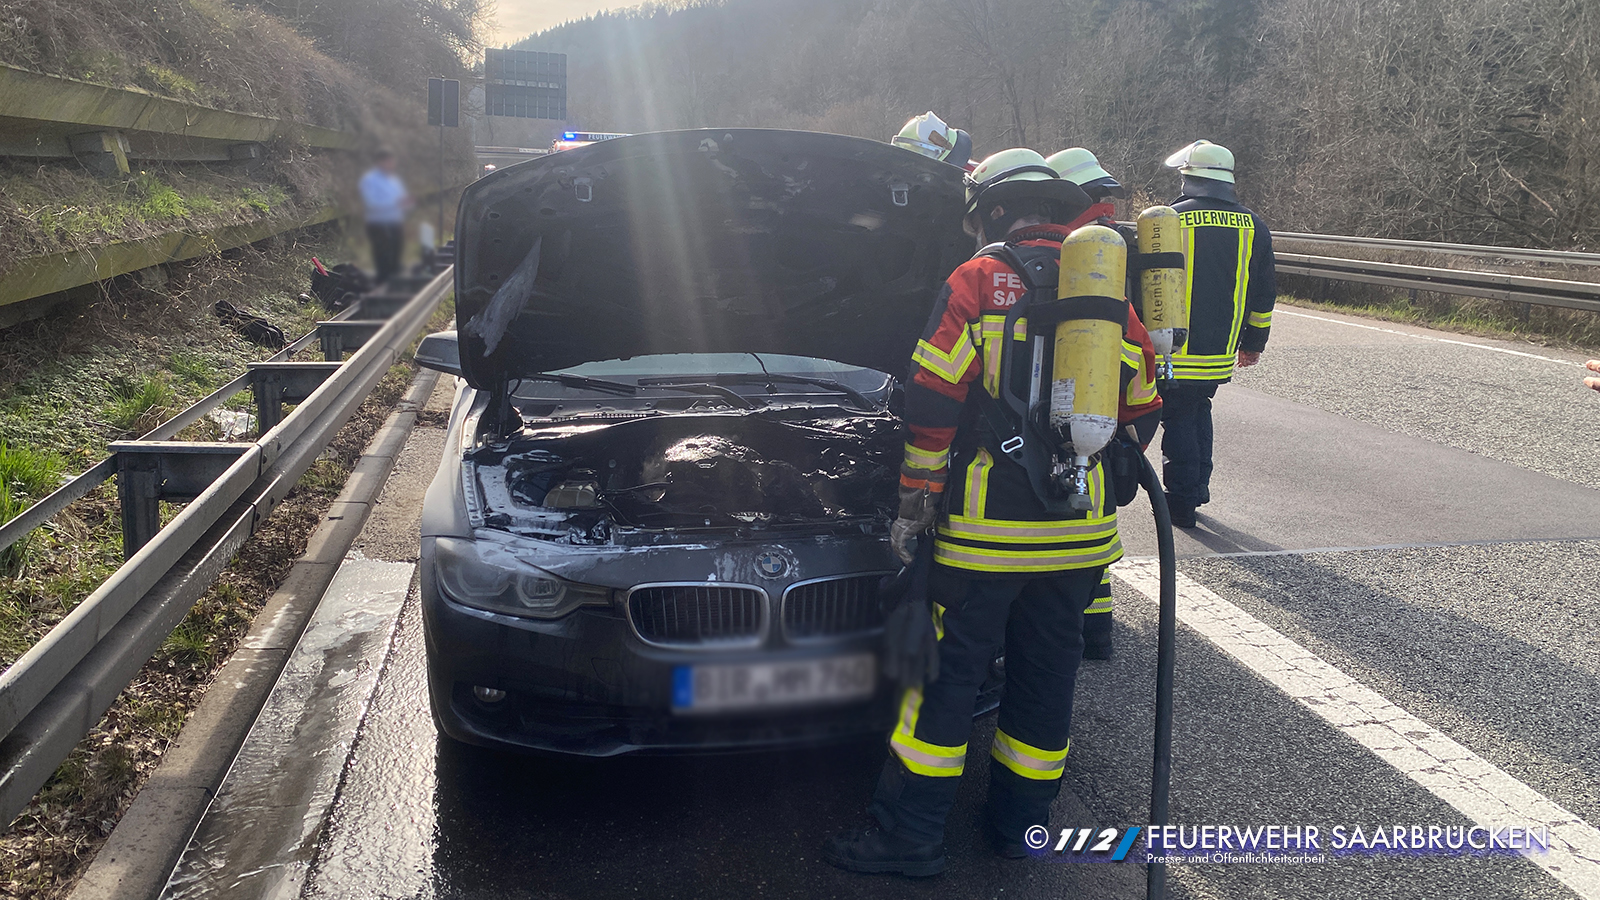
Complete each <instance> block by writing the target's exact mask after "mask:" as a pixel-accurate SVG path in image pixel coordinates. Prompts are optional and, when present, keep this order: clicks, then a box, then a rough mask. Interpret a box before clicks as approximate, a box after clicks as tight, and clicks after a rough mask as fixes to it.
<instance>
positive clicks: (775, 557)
mask: <svg viewBox="0 0 1600 900" xmlns="http://www.w3.org/2000/svg"><path fill="white" fill-rule="evenodd" d="M756 571H757V572H760V573H761V577H763V578H782V577H783V576H784V575H785V574H787V573H788V571H789V560H788V559H787V558H786V557H785V556H784V554H782V553H780V552H778V551H777V550H770V549H769V550H763V551H761V553H760V554H759V555H758V556H756Z"/></svg>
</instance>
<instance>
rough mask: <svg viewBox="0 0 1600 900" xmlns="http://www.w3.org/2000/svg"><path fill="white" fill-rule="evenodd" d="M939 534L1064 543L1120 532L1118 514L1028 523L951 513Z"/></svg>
mask: <svg viewBox="0 0 1600 900" xmlns="http://www.w3.org/2000/svg"><path fill="white" fill-rule="evenodd" d="M939 533H940V534H943V535H949V536H950V537H954V538H965V539H967V540H972V541H986V542H991V543H1030V544H1044V543H1060V542H1062V541H1081V540H1087V539H1089V538H1096V537H1109V536H1111V535H1114V534H1116V533H1117V516H1116V514H1115V513H1112V514H1111V515H1109V516H1098V517H1096V518H1093V519H1072V520H1068V521H1065V522H1028V521H1015V520H1010V519H984V518H980V517H977V516H949V517H947V518H946V519H945V521H944V522H942V523H941V524H940V526H939Z"/></svg>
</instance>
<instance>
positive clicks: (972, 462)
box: [824, 149, 1161, 875]
mask: <svg viewBox="0 0 1600 900" xmlns="http://www.w3.org/2000/svg"><path fill="white" fill-rule="evenodd" d="M967 199H968V202H967V220H966V224H967V230H968V232H969V233H971V234H973V235H974V236H975V237H977V238H978V239H979V240H980V242H989V241H993V242H995V243H990V244H988V246H985V247H984V248H983V249H982V250H980V251H979V253H978V254H977V255H976V256H974V257H973V258H972V259H971V260H970V261H968V262H966V263H964V264H963V265H961V266H960V267H959V268H958V269H956V271H955V272H954V273H953V274H951V276H950V277H949V279H948V280H947V281H946V283H945V286H944V288H943V290H942V291H941V292H940V294H939V296H938V298H937V299H936V301H935V303H934V308H933V311H932V315H931V317H930V319H929V321H928V324H927V327H926V329H925V330H924V332H923V335H922V339H921V340H920V341H918V342H917V347H916V350H915V351H914V352H913V354H912V361H911V362H912V364H911V377H910V378H909V379H908V382H907V386H906V412H905V418H906V423H907V426H908V438H909V440H908V442H907V445H906V450H905V462H904V465H903V468H902V470H901V491H900V493H901V507H900V514H899V516H900V518H899V520H898V521H897V522H896V523H895V528H894V529H893V531H892V533H891V543H892V545H893V549H894V552H895V553H896V555H897V556H899V558H900V559H901V561H902V562H906V563H910V562H911V560H912V556H913V553H914V551H913V549H912V544H913V543H914V542H915V541H917V540H918V539H919V538H920V540H922V541H929V540H931V541H932V542H933V544H932V548H931V557H932V564H931V566H930V571H929V575H928V579H927V587H926V597H927V601H928V602H927V605H926V606H925V607H924V608H923V614H924V615H931V618H932V621H933V625H934V629H933V631H934V635H935V636H936V639H937V653H936V657H935V658H936V663H935V665H936V667H937V668H936V670H935V672H936V675H935V676H934V677H931V678H929V679H927V681H926V683H920V682H921V680H920V679H915V680H913V681H912V682H911V683H910V686H909V687H907V688H906V689H905V691H904V693H903V695H902V697H901V701H900V705H899V715H898V717H897V721H896V724H895V726H894V731H893V733H892V734H891V735H890V738H889V747H890V751H891V753H890V755H889V759H888V760H887V762H886V763H885V766H884V769H883V772H882V774H881V775H880V777H879V782H878V787H877V791H876V793H875V794H874V796H873V800H872V804H871V813H872V816H873V818H874V819H875V820H876V821H875V824H873V825H871V826H869V827H866V828H861V829H857V830H854V831H849V832H845V833H843V834H840V835H837V836H835V837H834V838H832V839H831V840H830V841H829V842H828V844H827V846H826V847H825V848H824V858H825V859H826V860H827V861H828V862H830V863H832V864H833V865H836V866H839V867H841V868H845V869H850V870H852V871H857V872H893V873H900V874H905V875H932V874H935V873H937V872H939V871H942V870H943V869H944V865H945V859H944V826H945V817H946V815H947V814H948V813H949V811H950V808H951V805H952V804H953V803H954V801H955V794H956V788H957V786H958V784H959V782H960V776H961V774H962V772H963V771H964V770H965V768H966V765H967V759H968V756H969V751H968V747H967V741H968V736H969V733H970V732H971V730H972V716H973V712H974V706H975V702H976V698H977V694H978V690H979V687H980V685H981V683H982V682H983V680H984V677H985V675H986V674H987V672H988V667H989V663H990V661H991V660H993V659H994V657H995V653H996V650H997V649H998V648H999V647H1001V646H1002V645H1004V647H1005V656H1006V679H1007V680H1006V690H1005V695H1004V699H1003V700H1002V702H1001V706H1000V714H999V728H998V730H997V731H996V733H995V736H994V740H993V742H992V744H991V745H990V747H989V757H990V763H989V766H990V777H989V799H988V803H987V806H986V813H985V816H986V823H985V831H986V833H987V834H988V836H989V840H990V842H991V843H992V844H993V846H994V848H995V850H996V851H997V852H998V853H1000V854H1001V855H1003V856H1006V857H1012V858H1015V857H1021V856H1025V855H1026V852H1027V851H1026V848H1025V845H1024V844H1023V834H1024V832H1025V831H1026V830H1027V828H1028V827H1029V826H1032V825H1044V824H1047V822H1048V820H1049V815H1050V805H1051V803H1052V801H1053V800H1054V799H1055V797H1056V794H1057V791H1058V790H1059V788H1060V783H1061V776H1062V773H1063V772H1064V771H1065V768H1066V756H1067V746H1068V733H1069V730H1070V725H1071V719H1072V695H1073V687H1074V684H1075V681H1076V678H1077V670H1078V664H1079V661H1080V658H1081V655H1082V652H1083V634H1082V624H1083V616H1084V612H1085V610H1086V609H1087V608H1088V607H1089V606H1090V604H1091V603H1094V602H1097V598H1098V597H1099V596H1100V594H1101V592H1102V590H1103V586H1104V585H1106V567H1107V566H1109V565H1110V564H1111V563H1112V562H1114V561H1116V560H1117V559H1119V558H1120V557H1121V556H1122V543H1121V540H1120V539H1119V537H1118V534H1117V514H1116V510H1117V499H1118V498H1117V494H1118V491H1117V488H1116V486H1115V485H1113V484H1112V483H1111V482H1110V476H1109V475H1108V473H1107V472H1106V469H1105V467H1104V466H1102V465H1101V462H1100V460H1101V457H1102V456H1103V454H1100V453H1096V454H1094V456H1093V458H1092V459H1091V460H1090V461H1089V464H1088V469H1087V478H1086V479H1085V480H1086V483H1087V490H1086V492H1084V493H1083V494H1078V493H1073V494H1071V495H1070V497H1068V496H1064V495H1063V494H1061V493H1052V492H1051V490H1048V489H1041V484H1042V483H1043V482H1042V481H1041V480H1040V479H1039V478H1038V477H1037V475H1038V471H1037V466H1036V465H1035V461H1036V460H1041V459H1042V460H1043V462H1044V463H1045V464H1046V465H1049V464H1051V463H1052V456H1051V454H1059V452H1060V451H1059V449H1056V448H1059V446H1060V445H1059V443H1058V442H1057V441H1054V440H1051V439H1036V438H1038V436H1039V435H1041V434H1042V433H1043V432H1042V431H1041V429H1040V428H1039V427H1038V422H1039V418H1038V417H1036V416H1034V415H1033V413H1034V412H1035V411H1036V410H1035V408H1032V407H1029V408H1027V410H1026V414H1025V415H1017V414H1016V410H1017V408H1018V406H1020V405H1021V404H1022V402H1023V401H1024V400H1025V399H1026V398H1028V396H1029V395H1030V394H1032V395H1034V396H1037V394H1038V393H1039V390H1040V387H1039V386H1040V385H1043V386H1044V387H1045V388H1046V389H1048V388H1050V387H1052V386H1055V387H1059V386H1060V383H1059V381H1052V380H1051V379H1052V378H1057V379H1059V378H1061V377H1062V373H1061V372H1059V371H1056V372H1054V373H1053V374H1052V370H1054V369H1061V368H1062V367H1063V365H1065V366H1067V367H1068V368H1071V367H1072V366H1073V365H1075V364H1074V363H1072V362H1071V361H1070V360H1067V361H1066V362H1065V363H1063V362H1062V360H1063V359H1064V358H1063V357H1062V356H1061V355H1060V353H1059V351H1060V350H1061V347H1062V338H1061V335H1062V333H1063V332H1066V331H1069V330H1070V329H1072V328H1073V327H1074V326H1078V325H1080V324H1081V323H1080V321H1078V320H1077V316H1078V315H1080V313H1070V314H1069V313H1067V312H1057V311H1061V310H1064V309H1068V308H1070V309H1079V308H1080V307H1077V306H1074V305H1073V304H1074V303H1075V302H1076V301H1088V302H1089V304H1090V305H1091V306H1093V308H1094V309H1095V310H1096V311H1097V314H1098V315H1100V317H1101V318H1099V319H1097V320H1095V323H1093V324H1095V326H1096V327H1098V325H1099V324H1104V322H1105V321H1107V320H1110V321H1115V322H1117V323H1120V325H1121V327H1120V332H1121V333H1120V336H1118V335H1116V334H1115V333H1113V336H1112V338H1111V339H1112V340H1113V341H1116V343H1115V344H1114V345H1112V346H1111V347H1109V348H1100V349H1099V350H1098V351H1097V352H1096V355H1095V358H1096V359H1108V360H1109V363H1108V364H1107V367H1106V374H1108V375H1109V376H1110V377H1111V378H1112V381H1111V382H1110V384H1109V387H1110V390H1111V391H1114V392H1117V393H1119V394H1120V399H1122V400H1125V401H1128V402H1129V405H1128V406H1127V407H1126V408H1125V412H1124V413H1123V414H1121V415H1116V414H1113V416H1112V417H1111V418H1112V421H1110V422H1109V423H1108V424H1109V426H1110V428H1112V429H1114V430H1115V432H1116V433H1117V437H1116V438H1115V440H1116V441H1118V442H1126V443H1131V444H1134V445H1135V446H1136V447H1137V446H1138V445H1143V444H1145V443H1147V442H1148V441H1149V440H1150V438H1151V437H1152V436H1153V434H1154V431H1155V427H1156V424H1157V419H1158V418H1159V412H1158V411H1159V408H1160V402H1161V401H1160V399H1159V397H1158V396H1157V395H1156V392H1155V389H1154V384H1153V381H1152V380H1151V379H1150V377H1149V372H1151V371H1152V370H1153V368H1154V365H1155V355H1154V351H1153V350H1152V349H1151V348H1150V347H1149V341H1148V337H1147V336H1146V335H1145V333H1144V330H1143V328H1142V327H1141V326H1140V325H1139V324H1138V318H1137V316H1135V315H1133V314H1132V311H1131V308H1130V307H1129V305H1128V303H1127V301H1126V299H1124V298H1121V297H1120V296H1118V297H1115V298H1112V297H1100V296H1092V297H1082V296H1071V297H1066V298H1062V299H1060V300H1056V297H1057V290H1058V288H1057V284H1058V281H1059V282H1060V283H1061V285H1062V286H1063V288H1066V287H1068V286H1069V285H1072V284H1077V283H1079V282H1080V281H1083V280H1085V279H1084V278H1083V277H1082V276H1081V272H1083V271H1084V269H1085V268H1087V264H1085V265H1080V264H1079V262H1078V260H1080V259H1088V258H1091V257H1092V258H1094V259H1110V258H1111V257H1113V256H1114V255H1115V254H1116V253H1119V252H1120V248H1121V247H1122V242H1121V240H1120V238H1118V237H1117V236H1116V235H1115V234H1114V233H1111V232H1109V231H1107V230H1106V229H1104V228H1101V227H1099V226H1095V225H1093V224H1088V223H1092V221H1093V216H1092V214H1090V210H1091V207H1092V204H1091V202H1090V200H1089V198H1088V196H1087V195H1085V194H1084V193H1083V191H1082V190H1081V189H1079V188H1078V187H1077V186H1075V185H1073V184H1071V183H1070V182H1066V181H1063V180H1062V179H1061V178H1059V177H1058V176H1057V175H1056V173H1055V171H1054V170H1052V169H1051V168H1050V167H1049V166H1048V165H1046V163H1045V160H1044V158H1043V157H1042V156H1040V155H1039V154H1038V153H1035V152H1034V151H1032V150H1026V149H1013V150H1006V151H1002V152H1000V153H997V154H995V155H994V156H991V157H989V158H988V159H985V160H984V161H983V162H981V163H979V165H978V166H977V168H976V169H975V170H974V171H973V172H972V173H971V174H969V175H968V176H967ZM1079 226H1086V227H1083V228H1080V227H1079ZM1074 231H1077V232H1078V233H1077V234H1074V233H1073V232H1074ZM1063 242H1066V243H1067V244H1068V245H1070V246H1072V247H1073V248H1074V250H1073V257H1072V258H1073V260H1074V263H1073V266H1071V267H1063V265H1062V263H1061V260H1062V259H1063V258H1064V257H1065V255H1066V254H1065V252H1064V251H1063V250H1062V246H1063ZM1085 248H1088V252H1087V253H1086V252H1085ZM1102 250H1104V252H1101V251H1102ZM1096 254H1098V255H1096ZM1115 263H1116V266H1118V267H1120V265H1121V260H1120V258H1118V259H1116V260H1115ZM1106 268H1107V270H1109V269H1110V268H1112V267H1111V266H1107V267H1106ZM1058 276H1059V277H1058ZM1094 277H1098V278H1101V279H1103V280H1109V279H1111V278H1115V279H1118V281H1117V283H1116V288H1115V289H1114V290H1115V291H1116V293H1117V294H1119V295H1120V294H1121V282H1120V278H1121V272H1120V268H1118V270H1117V271H1116V274H1115V275H1104V274H1097V275H1095V276H1094ZM1079 293H1086V292H1083V291H1080V292H1079ZM1052 301H1054V302H1052ZM1083 308H1084V309H1087V307H1083ZM1030 312H1032V313H1034V314H1035V317H1036V320H1039V321H1042V323H1043V324H1039V321H1036V324H1035V325H1034V326H1033V328H1032V330H1030V325H1029V322H1028V314H1029V313H1030ZM1112 313H1114V314H1115V318H1112V316H1111V314H1112ZM1082 314H1083V315H1086V314H1087V313H1082ZM1052 316H1057V318H1052ZM1068 320H1071V321H1068ZM1083 321H1088V320H1083ZM1075 333H1082V332H1075ZM1096 333H1099V332H1096ZM1052 335H1053V336H1054V338H1053V340H1054V342H1055V343H1054V346H1055V347H1056V349H1057V351H1058V354H1057V355H1056V356H1055V357H1054V358H1053V359H1052V357H1051V356H1050V355H1049V354H1048V353H1041V352H1038V351H1035V349H1034V348H1035V347H1043V346H1048V345H1049V344H1050V342H1051V341H1052ZM1069 346H1070V345H1069ZM1130 348H1131V349H1130ZM1107 351H1109V356H1105V355H1103V354H1105V353H1106V352H1107ZM1041 366H1042V369H1043V370H1042V371H1040V369H1041ZM1035 372H1037V374H1034V373H1035ZM1119 376H1120V377H1119ZM1087 384H1088V382H1086V381H1083V380H1081V379H1080V380H1079V382H1078V385H1079V391H1080V393H1087V392H1088V387H1086V385H1087ZM1068 392H1069V393H1070V387H1069V389H1068ZM1019 395H1020V396H1019ZM1058 396H1059V395H1058ZM1055 400H1056V398H1054V397H1053V398H1052V401H1051V402H1052V403H1053V402H1055ZM1105 400H1106V401H1108V402H1110V403H1111V407H1112V410H1115V409H1116V406H1117V404H1116V400H1115V399H1112V398H1111V397H1110V396H1109V395H1105ZM1067 404H1068V406H1071V404H1072V400H1071V399H1070V398H1068V400H1067ZM1040 408H1042V407H1040ZM1071 408H1073V409H1076V408H1077V407H1075V406H1071ZM1056 412H1057V410H1056V408H1054V407H1051V409H1050V413H1051V417H1052V421H1053V420H1054V416H1055V413H1056ZM1077 427H1078V426H1077V425H1076V423H1074V425H1073V428H1074V431H1075V434H1076V429H1077ZM1080 442H1081V443H1082V444H1083V445H1084V446H1086V447H1087V446H1088V445H1089V444H1090V439H1089V438H1087V437H1082V436H1076V437H1074V438H1073V442H1072V447H1073V448H1074V449H1073V452H1074V453H1078V452H1079V451H1078V447H1079V444H1080ZM1096 449H1098V448H1096ZM1135 452H1137V450H1135ZM1030 454H1036V455H1030ZM1080 455H1081V453H1080ZM1054 464H1055V465H1056V466H1057V469H1056V471H1057V472H1059V471H1061V468H1060V467H1061V466H1062V463H1061V462H1060V461H1059V457H1055V458H1054ZM1073 465H1076V463H1074V464H1073ZM1047 474H1048V473H1047ZM930 523H932V524H934V525H935V526H936V528H935V531H934V533H932V534H923V533H922V532H923V529H924V527H925V526H926V525H928V524H930ZM919 549H921V550H922V551H923V552H924V553H927V552H929V551H928V548H927V545H926V544H922V545H920V547H919Z"/></svg>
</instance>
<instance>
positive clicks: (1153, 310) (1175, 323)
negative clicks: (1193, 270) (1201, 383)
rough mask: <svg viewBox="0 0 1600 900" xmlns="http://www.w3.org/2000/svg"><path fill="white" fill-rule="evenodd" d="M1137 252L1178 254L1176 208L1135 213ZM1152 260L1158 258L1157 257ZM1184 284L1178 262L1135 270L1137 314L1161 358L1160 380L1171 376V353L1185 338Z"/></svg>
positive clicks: (1153, 209) (1187, 329)
mask: <svg viewBox="0 0 1600 900" xmlns="http://www.w3.org/2000/svg"><path fill="white" fill-rule="evenodd" d="M1138 230H1139V252H1140V253H1141V254H1145V255H1146V256H1148V257H1154V255H1155V254H1163V255H1165V254H1179V255H1180V258H1181V253H1182V251H1183V246H1182V243H1181V241H1182V235H1181V232H1180V230H1179V222H1178V211H1177V210H1175V209H1173V208H1172V207H1170V206H1152V207H1150V208H1149V209H1147V210H1145V211H1144V212H1142V213H1140V214H1139V221H1138ZM1154 260H1155V261H1157V262H1159V261H1161V260H1160V258H1159V257H1154ZM1186 287H1187V285H1186V283H1185V278H1184V270H1183V266H1182V265H1178V266H1150V267H1148V268H1145V269H1143V270H1142V271H1140V272H1139V298H1140V303H1141V306H1142V308H1141V309H1140V310H1139V317H1140V318H1141V319H1142V320H1143V321H1144V327H1145V328H1146V329H1147V330H1148V331H1149V332H1150V343H1151V344H1152V345H1153V346H1154V348H1155V351H1156V355H1157V356H1159V357H1161V371H1160V372H1159V373H1157V377H1158V378H1160V379H1161V380H1162V381H1169V380H1171V379H1172V354H1173V353H1174V352H1176V351H1177V350H1180V349H1182V347H1183V345H1184V343H1185V342H1186V341H1188V339H1189V308H1188V304H1187V303H1186V302H1184V299H1185V298H1184V294H1185V292H1186V290H1185V289H1186Z"/></svg>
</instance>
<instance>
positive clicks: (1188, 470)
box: [1161, 381, 1218, 506]
mask: <svg viewBox="0 0 1600 900" xmlns="http://www.w3.org/2000/svg"><path fill="white" fill-rule="evenodd" d="M1217 385H1218V382H1215V381H1174V382H1172V383H1170V384H1168V385H1166V386H1164V387H1163V388H1162V389H1161V455H1162V457H1164V458H1165V460H1166V464H1165V465H1164V466H1162V469H1161V482H1162V484H1163V485H1165V486H1166V489H1167V493H1168V494H1171V495H1172V497H1173V498H1174V499H1175V500H1177V501H1179V502H1181V503H1184V504H1186V505H1188V506H1200V505H1201V504H1204V503H1210V502H1211V398H1212V397H1215V396H1216V395H1217Z"/></svg>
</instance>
